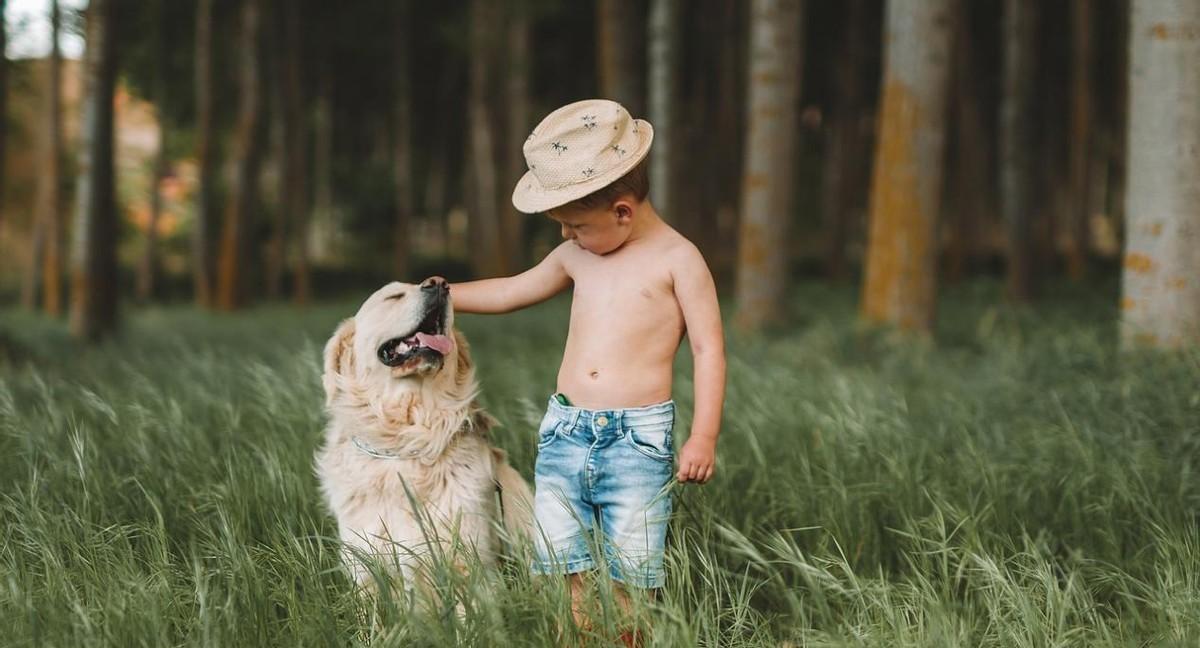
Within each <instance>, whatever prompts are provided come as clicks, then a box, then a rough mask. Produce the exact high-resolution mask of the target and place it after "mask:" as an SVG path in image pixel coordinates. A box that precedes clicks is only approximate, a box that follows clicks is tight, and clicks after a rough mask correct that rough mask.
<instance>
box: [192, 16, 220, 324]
mask: <svg viewBox="0 0 1200 648" xmlns="http://www.w3.org/2000/svg"><path fill="white" fill-rule="evenodd" d="M212 14H213V0H197V3H196V53H195V58H196V62H195V64H196V69H195V74H196V78H195V92H196V162H197V165H196V166H197V178H196V225H195V228H194V231H193V232H192V241H191V242H192V286H193V290H194V292H195V300H196V304H197V305H199V306H202V307H209V306H212V305H213V302H214V294H215V292H216V269H215V265H214V263H213V261H214V250H213V244H212V239H213V233H214V230H215V227H214V224H213V220H214V219H213V186H214V184H215V182H216V169H215V167H216V165H215V163H214V162H215V156H214V154H213V153H214V152H213V126H212V109H213V97H212V85H213V78H212V77H213V75H212Z"/></svg>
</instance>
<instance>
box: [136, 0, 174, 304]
mask: <svg viewBox="0 0 1200 648" xmlns="http://www.w3.org/2000/svg"><path fill="white" fill-rule="evenodd" d="M164 2H165V0H159V2H157V3H155V4H154V10H155V11H157V12H158V16H157V18H158V20H157V23H158V28H159V32H158V33H159V35H158V36H157V37H155V48H156V51H155V70H154V75H155V78H154V103H155V105H156V108H157V112H158V151H157V154H156V155H155V162H154V173H153V178H151V180H150V219H149V222H148V223H147V224H146V242H145V247H144V248H142V258H141V262H140V263H139V264H138V274H137V297H138V299H139V300H140V301H143V302H146V301H150V300H151V299H153V298H154V293H155V290H156V285H157V283H158V222H159V217H160V216H161V215H162V192H161V191H160V189H161V187H162V181H163V178H165V177H166V175H167V172H168V171H169V170H170V165H169V163H168V161H167V122H166V120H167V105H166V99H167V70H166V58H165V56H166V53H167V44H166V43H165V42H164V40H165V34H166V24H165V20H164V15H165V11H166V7H165V5H164V4H163V3H164Z"/></svg>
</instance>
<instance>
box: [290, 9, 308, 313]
mask: <svg viewBox="0 0 1200 648" xmlns="http://www.w3.org/2000/svg"><path fill="white" fill-rule="evenodd" d="M303 37H304V30H303V29H302V25H301V23H300V12H299V11H295V10H293V11H288V12H286V14H285V15H284V19H283V47H284V52H285V56H286V58H287V64H286V66H285V69H284V70H283V74H284V81H283V93H284V103H285V104H286V105H285V108H284V112H285V114H286V115H287V124H286V126H285V127H284V142H285V143H286V147H287V148H286V151H285V158H284V181H283V182H284V188H285V191H286V193H285V194H284V196H283V204H284V205H285V209H286V210H287V212H288V218H290V219H292V222H293V223H294V224H295V228H296V234H295V236H294V237H293V240H292V242H291V246H290V247H291V253H292V255H293V257H294V260H295V266H294V268H293V281H292V301H293V302H295V303H296V304H299V305H305V304H307V303H308V301H309V299H310V298H311V296H312V279H311V277H310V272H309V266H308V236H309V233H308V227H309V219H310V212H311V207H310V205H309V197H308V196H309V194H308V153H307V151H308V137H307V133H308V129H307V127H306V125H305V119H304V116H305V115H306V114H307V112H308V105H309V103H308V97H307V95H306V94H305V92H304V80H303V68H304V47H303V46H304V42H303Z"/></svg>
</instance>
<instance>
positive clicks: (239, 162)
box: [217, 0, 262, 310]
mask: <svg viewBox="0 0 1200 648" xmlns="http://www.w3.org/2000/svg"><path fill="white" fill-rule="evenodd" d="M259 17H260V12H259V0H245V4H243V5H242V16H241V22H242V24H241V31H242V33H241V41H240V43H239V45H240V49H241V51H240V52H239V54H240V56H241V59H240V61H239V66H240V74H241V84H240V85H241V88H240V90H241V100H240V103H239V107H238V123H237V130H236V132H235V134H234V142H233V165H234V178H233V187H232V189H233V190H232V196H231V197H230V200H229V203H228V205H227V206H226V209H225V218H224V223H223V229H222V232H221V259H220V264H219V266H218V274H217V308H218V309H220V310H234V309H237V308H239V307H241V306H242V305H243V303H244V301H245V298H246V295H245V286H244V283H245V272H246V268H245V266H246V263H247V261H248V259H247V252H248V247H249V239H250V236H251V233H252V222H251V218H252V216H253V211H254V209H255V205H256V198H257V195H256V194H257V192H256V191H255V190H256V188H257V186H256V185H257V182H258V167H259V159H260V157H261V155H262V143H261V140H262V137H261V131H262V129H261V128H260V126H261V124H260V123H259V122H260V113H261V111H262V106H261V101H260V96H259V90H260V89H259V85H260V83H259V81H260V78H261V74H260V70H259V66H260V56H259V49H258V30H259Z"/></svg>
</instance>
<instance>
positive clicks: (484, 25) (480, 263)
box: [467, 0, 504, 277]
mask: <svg viewBox="0 0 1200 648" xmlns="http://www.w3.org/2000/svg"><path fill="white" fill-rule="evenodd" d="M494 24H495V11H494V8H493V5H492V3H491V2H490V0H473V1H472V2H471V63H470V66H471V70H470V77H471V78H470V89H469V98H468V105H467V110H468V111H470V115H469V118H468V119H469V122H470V124H469V129H468V130H469V132H470V134H471V135H470V150H469V152H468V159H469V160H470V161H471V173H472V176H473V178H474V182H473V183H472V186H473V191H472V194H473V195H474V197H475V200H474V209H472V210H471V247H472V248H473V249H472V253H471V264H472V269H473V270H474V272H475V274H476V276H484V277H492V276H496V275H500V274H503V271H504V263H503V253H504V250H503V249H502V245H501V240H500V227H499V225H500V223H499V214H498V212H497V209H496V207H497V201H496V196H497V193H496V191H497V189H496V164H495V159H496V156H495V148H494V144H493V142H494V141H495V138H494V137H493V132H492V120H491V114H490V111H489V110H488V104H489V101H488V77H489V74H490V66H489V63H490V62H491V60H492V54H493V49H494V48H493V47H491V36H490V32H491V29H492V28H493V26H494Z"/></svg>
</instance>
